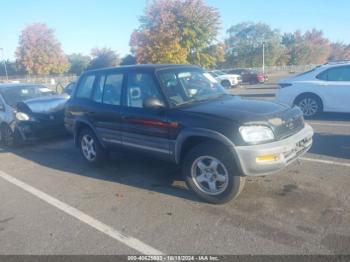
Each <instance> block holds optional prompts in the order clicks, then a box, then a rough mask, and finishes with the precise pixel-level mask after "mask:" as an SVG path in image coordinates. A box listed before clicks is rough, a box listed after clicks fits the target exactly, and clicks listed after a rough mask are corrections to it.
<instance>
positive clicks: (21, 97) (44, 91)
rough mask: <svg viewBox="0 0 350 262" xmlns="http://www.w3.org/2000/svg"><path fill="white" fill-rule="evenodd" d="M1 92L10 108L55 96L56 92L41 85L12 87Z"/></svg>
mask: <svg viewBox="0 0 350 262" xmlns="http://www.w3.org/2000/svg"><path fill="white" fill-rule="evenodd" d="M0 92H1V95H2V96H3V98H4V99H5V101H6V103H7V104H8V105H10V106H14V105H16V104H17V103H19V102H22V101H25V100H28V99H32V98H37V97H42V96H46V95H52V94H55V92H53V91H51V90H50V89H48V88H47V87H45V86H41V85H35V86H11V87H7V88H4V89H2V90H1V91H0Z"/></svg>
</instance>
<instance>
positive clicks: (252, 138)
mask: <svg viewBox="0 0 350 262" xmlns="http://www.w3.org/2000/svg"><path fill="white" fill-rule="evenodd" d="M239 132H240V134H241V136H242V138H243V140H244V141H245V142H247V143H252V144H256V143H261V142H265V141H270V140H273V139H274V138H275V136H274V134H273V132H272V130H271V128H269V127H267V126H241V127H240V128H239Z"/></svg>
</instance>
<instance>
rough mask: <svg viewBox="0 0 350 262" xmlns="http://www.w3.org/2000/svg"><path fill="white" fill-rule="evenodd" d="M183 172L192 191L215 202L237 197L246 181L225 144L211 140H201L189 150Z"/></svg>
mask: <svg viewBox="0 0 350 262" xmlns="http://www.w3.org/2000/svg"><path fill="white" fill-rule="evenodd" d="M183 174H184V176H185V180H186V183H187V185H188V187H189V188H190V189H191V191H193V192H194V193H195V194H196V195H197V196H199V197H200V198H201V199H203V200H204V201H206V202H209V203H213V204H223V203H226V202H228V201H230V200H232V199H235V198H237V197H238V195H239V194H240V193H241V191H242V190H243V187H244V182H245V178H244V177H242V176H240V173H239V171H238V169H237V167H236V165H235V163H234V161H233V157H232V154H231V153H230V152H228V150H227V149H226V148H224V147H223V146H220V145H216V144H212V143H204V144H199V145H197V146H195V147H194V148H192V150H190V151H189V152H188V153H187V155H186V157H185V159H184V162H183Z"/></svg>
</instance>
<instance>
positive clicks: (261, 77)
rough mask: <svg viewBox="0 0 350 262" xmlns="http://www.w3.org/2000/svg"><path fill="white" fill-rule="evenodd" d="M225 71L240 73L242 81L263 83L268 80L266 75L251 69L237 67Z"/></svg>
mask: <svg viewBox="0 0 350 262" xmlns="http://www.w3.org/2000/svg"><path fill="white" fill-rule="evenodd" d="M227 73H229V74H237V75H240V76H241V77H242V83H248V84H263V83H265V82H267V81H268V76H267V75H266V74H264V73H262V72H258V71H255V70H253V69H241V68H237V69H232V70H228V71H227Z"/></svg>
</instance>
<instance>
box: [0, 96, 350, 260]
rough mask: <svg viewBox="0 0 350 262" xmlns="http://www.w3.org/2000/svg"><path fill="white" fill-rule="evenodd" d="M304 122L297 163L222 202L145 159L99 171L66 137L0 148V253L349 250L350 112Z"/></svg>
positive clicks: (113, 162) (119, 158) (117, 159)
mask: <svg viewBox="0 0 350 262" xmlns="http://www.w3.org/2000/svg"><path fill="white" fill-rule="evenodd" d="M248 92H250V91H248ZM253 99H254V98H253ZM309 123H310V124H311V125H312V126H313V128H314V129H315V137H314V145H313V147H312V148H311V150H310V152H309V153H307V154H306V155H305V156H304V158H303V159H302V160H300V161H299V162H296V163H293V164H292V165H291V166H289V167H288V168H287V169H286V170H284V171H282V172H280V173H278V174H275V175H271V176H266V177H257V178H248V179H247V182H246V187H245V189H244V191H243V192H242V194H241V195H240V197H239V198H238V199H237V200H235V201H232V202H229V203H227V204H225V205H220V206H216V205H210V204H207V203H203V202H201V201H200V200H199V199H198V198H197V197H195V196H194V195H192V194H191V193H190V192H189V191H188V189H187V188H186V186H185V184H184V182H183V181H182V179H181V175H180V174H179V169H178V168H177V167H176V166H174V165H171V164H168V163H164V162H161V161H158V160H154V159H149V158H145V157H143V156H137V155H130V154H123V153H118V152H117V153H115V154H113V155H112V156H111V159H110V160H109V161H108V163H107V164H106V166H105V167H103V168H100V169H98V168H91V167H89V166H87V165H86V164H85V163H84V162H83V160H82V158H81V156H80V154H79V151H78V149H76V148H75V147H74V145H73V141H72V139H71V138H70V137H63V138H60V139H56V140H51V141H45V142H40V143H38V144H37V145H32V146H24V147H20V148H16V149H12V150H5V149H3V148H2V149H1V148H0V254H36V255H38V254H40V255H43V254H46V255H52V254H201V255H203V254H215V255H225V254H350V194H349V188H350V116H349V115H339V114H331V115H329V114H328V115H324V116H322V117H320V118H319V119H315V120H312V121H309Z"/></svg>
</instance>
